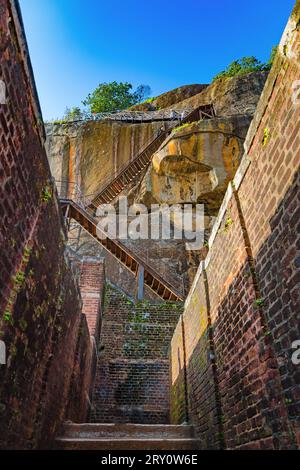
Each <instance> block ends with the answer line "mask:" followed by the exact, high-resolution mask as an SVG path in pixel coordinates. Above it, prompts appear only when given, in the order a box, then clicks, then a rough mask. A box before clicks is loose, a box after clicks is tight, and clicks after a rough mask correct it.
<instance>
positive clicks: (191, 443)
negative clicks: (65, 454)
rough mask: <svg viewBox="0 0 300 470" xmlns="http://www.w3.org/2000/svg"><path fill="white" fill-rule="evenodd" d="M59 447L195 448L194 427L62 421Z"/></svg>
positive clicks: (116, 448)
mask: <svg viewBox="0 0 300 470" xmlns="http://www.w3.org/2000/svg"><path fill="white" fill-rule="evenodd" d="M55 448H56V449H59V450H197V449H198V441H197V439H196V438H195V436H194V429H193V427H192V426H188V425H164V424H102V423H97V424H92V423H88V424H74V423H65V425H64V429H63V434H62V436H60V437H58V438H57V439H56V441H55Z"/></svg>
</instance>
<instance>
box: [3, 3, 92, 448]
mask: <svg viewBox="0 0 300 470" xmlns="http://www.w3.org/2000/svg"><path fill="white" fill-rule="evenodd" d="M0 79H1V80H2V83H4V84H5V88H6V93H5V102H4V103H2V98H3V97H2V96H1V104H0V143H1V144H0V217H1V227H0V295H1V297H0V312H1V315H0V339H1V340H2V341H4V342H5V345H6V349H7V361H6V364H5V365H1V366H0V447H1V448H4V449H17V448H20V449H30V448H37V447H50V446H51V442H52V439H53V437H54V435H55V433H56V432H57V430H58V429H59V427H60V425H61V423H62V421H63V419H65V417H66V413H67V407H68V403H69V401H70V400H69V391H70V385H71V383H72V377H73V379H74V377H75V376H76V372H75V371H76V367H77V369H78V366H76V364H78V363H80V367H87V369H86V371H83V370H82V369H81V370H80V373H81V376H80V379H81V381H82V383H83V384H84V387H83V390H87V389H88V388H89V385H88V383H89V381H90V378H89V374H90V372H89V370H90V369H89V367H90V364H91V362H92V351H93V346H92V344H91V339H90V335H89V331H88V328H87V324H86V323H85V322H84V320H85V317H82V313H81V304H82V301H81V297H80V290H79V285H78V282H77V281H76V277H77V278H78V280H79V273H77V274H76V271H74V269H73V268H72V266H71V264H70V261H69V260H68V257H67V254H66V252H65V234H64V230H63V223H62V222H63V221H62V218H61V213H60V210H59V205H58V201H57V198H56V195H55V193H54V192H53V188H52V185H51V180H50V170H49V167H48V162H47V158H46V154H45V151H44V135H43V126H42V121H41V115H40V112H39V105H38V100H37V96H36V93H35V89H34V82H33V78H32V73H31V66H30V61H29V58H28V51H27V47H26V41H25V38H24V33H23V29H22V24H21V23H20V15H19V11H18V4H17V2H15V1H8V0H0ZM73 271H74V272H73ZM83 290H84V289H83ZM79 332H80V333H81V336H79ZM74 364H75V365H74ZM73 384H74V380H73ZM80 393H81V392H80ZM78 396H80V401H79V403H80V407H81V406H82V409H79V404H78V403H77V406H78V409H77V415H79V416H83V415H84V414H85V410H86V401H87V397H86V396H84V398H82V393H81V395H78ZM71 408H72V405H71V404H70V405H69V409H71Z"/></svg>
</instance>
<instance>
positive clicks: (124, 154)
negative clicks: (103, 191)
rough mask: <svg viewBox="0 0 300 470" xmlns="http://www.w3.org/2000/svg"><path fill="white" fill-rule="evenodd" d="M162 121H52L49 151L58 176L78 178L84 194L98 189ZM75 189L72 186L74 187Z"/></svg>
mask: <svg viewBox="0 0 300 470" xmlns="http://www.w3.org/2000/svg"><path fill="white" fill-rule="evenodd" d="M161 126H162V122H160V121H157V122H149V123H135V124H128V123H123V122H119V121H105V120H103V121H88V122H81V123H80V122H79V123H78V122H77V123H68V124H48V125H47V126H46V131H47V154H48V159H49V162H50V168H51V172H52V175H53V176H54V178H55V179H56V180H59V181H61V180H64V181H66V180H67V181H70V182H76V183H77V184H78V185H79V186H80V189H81V192H82V193H83V194H84V195H90V194H92V193H95V192H97V191H98V189H99V188H101V187H102V186H103V185H104V184H106V182H107V179H108V178H110V177H111V176H113V175H115V174H117V173H118V172H119V170H120V168H122V166H123V165H124V164H126V163H127V162H129V161H130V160H132V158H134V156H135V155H136V154H137V153H138V152H139V150H140V149H141V148H142V147H143V146H144V145H146V144H147V143H148V142H150V141H151V140H152V138H153V136H154V134H155V133H156V132H157V131H158V129H159V128H160V127H161ZM70 189H71V187H70Z"/></svg>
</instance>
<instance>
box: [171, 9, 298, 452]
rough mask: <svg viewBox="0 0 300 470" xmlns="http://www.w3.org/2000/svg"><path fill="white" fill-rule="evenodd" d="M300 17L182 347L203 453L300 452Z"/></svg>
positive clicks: (175, 407)
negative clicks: (299, 357) (296, 355)
mask: <svg viewBox="0 0 300 470" xmlns="http://www.w3.org/2000/svg"><path fill="white" fill-rule="evenodd" d="M299 19H300V2H299V1H298V2H297V3H296V6H295V9H294V11H293V13H292V15H291V17H290V20H289V23H288V25H287V27H286V30H285V32H284V35H283V38H282V40H281V43H280V46H279V52H278V54H277V57H276V59H275V62H274V64H273V68H272V70H271V72H270V74H269V77H268V79H267V82H266V85H265V88H264V91H263V94H262V96H261V99H260V102H259V104H258V108H257V112H256V114H255V116H254V119H253V121H252V124H251V126H250V129H249V132H248V135H247V138H246V142H245V155H244V157H243V160H242V162H241V165H240V167H239V169H238V172H237V174H236V176H235V178H234V180H233V182H232V183H230V185H229V187H228V190H227V193H226V196H225V199H224V201H223V204H222V207H221V209H220V212H219V215H218V218H217V221H216V223H215V226H214V228H213V232H212V235H211V237H210V240H209V252H208V255H207V257H206V260H205V261H204V262H202V263H201V265H200V267H199V270H198V273H197V275H196V278H195V281H194V284H193V287H192V289H191V292H190V294H189V296H188V299H187V301H186V305H185V311H184V314H183V316H182V318H181V322H183V325H184V328H182V325H181V324H178V326H177V329H176V331H175V335H174V337H173V339H172V347H171V358H172V359H171V364H172V365H171V368H172V393H173V395H172V403H171V416H172V417H173V422H180V421H181V420H182V419H183V418H182V411H181V410H182V408H183V405H182V403H183V399H184V393H182V392H181V390H182V387H184V388H185V391H186V395H187V404H188V417H189V419H190V421H191V422H192V423H194V424H195V426H196V430H197V433H198V436H199V440H200V443H201V447H202V448H220V447H225V448H227V449H293V448H297V447H299V445H300V439H299V437H300V433H299V430H300V426H299V424H300V422H299V411H300V401H299V399H300V394H299V391H300V375H299V365H296V364H294V363H293V362H292V354H293V352H294V349H293V341H294V340H296V339H300V331H299V311H300V298H299V280H300V278H299V255H300V252H299V233H300V230H299V228H300V227H299V207H300V203H299V165H300V140H299V125H300V100H299V76H300V49H299V44H300V41H299V39H300V31H299V24H300V23H299ZM184 353H185V359H186V360H185V362H184V363H182V359H181V361H180V365H179V360H178V358H183V357H184ZM185 376H186V382H185V381H184V377H185Z"/></svg>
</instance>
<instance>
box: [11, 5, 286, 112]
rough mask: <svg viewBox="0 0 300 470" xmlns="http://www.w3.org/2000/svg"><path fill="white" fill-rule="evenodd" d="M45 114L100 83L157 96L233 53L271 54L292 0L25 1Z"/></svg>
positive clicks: (201, 76) (198, 78) (208, 75)
mask: <svg viewBox="0 0 300 470" xmlns="http://www.w3.org/2000/svg"><path fill="white" fill-rule="evenodd" d="M19 1H20V5H21V9H22V14H23V20H24V24H25V31H26V35H27V40H28V44H29V50H30V53H31V60H32V64H33V69H34V74H35V79H36V84H37V88H38V93H39V97H40V101H41V106H42V110H43V115H44V118H45V119H51V118H58V117H61V116H62V115H63V112H64V110H65V108H66V106H69V107H71V106H75V105H80V104H81V101H82V100H83V99H84V98H85V97H86V96H87V95H88V93H89V92H91V91H93V89H94V88H95V87H96V86H97V85H98V84H99V83H102V82H109V81H113V80H116V81H129V82H131V83H132V84H133V85H134V86H137V85H139V84H141V83H143V84H148V85H150V87H151V89H152V95H153V96H156V95H158V94H160V93H163V92H165V91H168V90H171V89H172V88H175V87H177V86H180V85H185V84H190V83H209V82H210V81H211V79H212V77H213V76H214V75H215V74H216V73H218V72H219V71H220V70H222V69H224V68H225V67H226V66H227V65H228V63H230V62H231V61H232V60H234V59H237V58H240V57H242V56H246V55H254V56H256V57H257V58H258V59H260V60H262V61H265V60H268V58H269V54H270V50H271V48H272V46H273V45H275V44H278V42H279V40H280V37H281V34H282V32H283V29H284V27H285V25H286V22H287V19H288V17H289V14H290V12H291V10H292V7H293V5H294V0H184V1H183V0H147V1H146V0H42V1H41V0H19Z"/></svg>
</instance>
